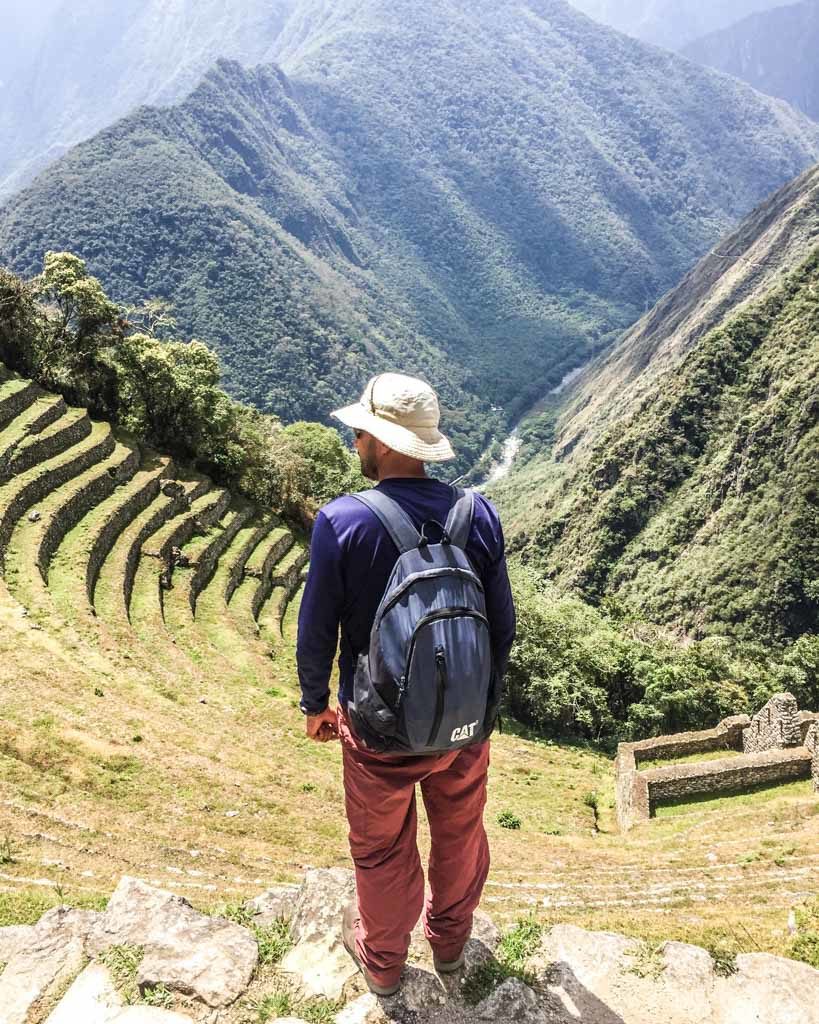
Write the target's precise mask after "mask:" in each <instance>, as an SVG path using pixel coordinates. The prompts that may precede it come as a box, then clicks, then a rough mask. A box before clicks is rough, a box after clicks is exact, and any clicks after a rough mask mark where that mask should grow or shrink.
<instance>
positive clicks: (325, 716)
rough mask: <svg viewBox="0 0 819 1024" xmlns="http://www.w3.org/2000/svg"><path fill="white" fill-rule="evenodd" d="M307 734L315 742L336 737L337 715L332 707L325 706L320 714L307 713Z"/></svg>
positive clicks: (326, 740) (335, 738)
mask: <svg viewBox="0 0 819 1024" xmlns="http://www.w3.org/2000/svg"><path fill="white" fill-rule="evenodd" d="M306 728H307V735H308V736H309V737H310V739H311V740H315V741H316V743H327V742H328V741H329V740H337V739H338V716H337V713H336V711H335V710H334V709H333V708H325V709H324V711H322V713H321V714H320V715H308V716H307V720H306Z"/></svg>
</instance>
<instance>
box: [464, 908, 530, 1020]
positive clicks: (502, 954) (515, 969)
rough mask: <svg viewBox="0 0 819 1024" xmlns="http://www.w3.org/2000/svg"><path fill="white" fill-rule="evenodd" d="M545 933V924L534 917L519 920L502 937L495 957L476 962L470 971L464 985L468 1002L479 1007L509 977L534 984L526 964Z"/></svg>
mask: <svg viewBox="0 0 819 1024" xmlns="http://www.w3.org/2000/svg"><path fill="white" fill-rule="evenodd" d="M542 936H543V927H542V925H540V924H538V922H537V921H536V920H535V919H534V918H532V917H529V918H526V919H524V920H521V921H518V923H517V924H516V925H515V927H514V928H512V929H511V930H510V931H508V932H506V934H505V935H504V936H503V937H502V938H501V940H500V942H499V943H498V947H497V949H496V950H495V955H494V956H493V958H492V959H491V960H486V961H484V962H483V963H480V964H476V965H475V966H474V967H472V968H471V969H470V970H469V971H468V972H467V974H466V977H465V978H464V985H463V997H464V999H465V1000H466V1002H467V1003H469V1004H470V1005H471V1006H476V1005H477V1004H478V1003H480V1002H481V1001H482V1000H483V999H486V997H487V996H489V995H491V994H492V992H494V990H495V989H496V988H497V987H498V985H501V984H502V983H503V982H504V981H506V979H507V978H519V979H520V980H521V981H523V982H524V983H525V984H527V985H532V984H534V977H533V976H532V974H531V972H530V971H528V970H527V969H526V963H527V961H528V960H529V958H530V957H531V956H532V954H533V953H535V951H536V950H537V948H538V946H539V945H540V940H541V938H542Z"/></svg>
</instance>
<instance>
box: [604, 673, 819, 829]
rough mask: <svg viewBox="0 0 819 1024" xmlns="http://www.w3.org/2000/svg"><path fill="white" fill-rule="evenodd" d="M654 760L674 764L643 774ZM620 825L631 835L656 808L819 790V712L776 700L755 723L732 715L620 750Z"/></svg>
mask: <svg viewBox="0 0 819 1024" xmlns="http://www.w3.org/2000/svg"><path fill="white" fill-rule="evenodd" d="M722 750H735V751H737V752H738V755H737V756H736V757H730V758H724V757H723V758H715V759H714V760H712V761H698V762H692V763H687V764H673V761H674V759H675V758H679V757H684V756H686V755H689V754H701V753H708V752H709V751H722ZM650 760H668V761H670V762H672V763H670V764H668V765H667V766H663V767H660V768H651V769H641V768H640V765H641V764H643V763H645V762H646V761H650ZM615 771H616V786H615V791H616V804H617V820H618V823H619V825H620V828H621V830H623V831H626V830H628V829H629V828H631V826H632V825H634V824H636V823H637V822H639V821H646V820H648V819H649V818H651V817H652V816H653V814H654V812H655V809H656V806H657V804H658V803H660V802H662V801H665V800H672V799H681V798H682V799H684V798H685V797H689V796H699V795H703V794H708V793H718V792H738V791H742V790H744V789H749V788H751V787H752V786H758V785H763V784H770V783H775V782H788V781H791V780H794V779H800V778H808V777H812V778H813V781H814V788H815V789H816V790H817V791H819V714H818V713H814V712H807V711H803V712H799V709H798V707H797V704H796V700H795V699H794V697H793V696H792V695H791V694H789V693H783V694H776V695H775V696H774V697H772V698H771V700H769V701H768V703H767V704H766V705H765V706H764V707H763V708H762V709H761V710H760V711H759V712H758V713H757V714H756V715H754V717H753V718H749V717H748V716H747V715H734V716H732V717H730V718H726V719H724V720H723V721H722V722H720V724H719V725H718V726H717V727H716V728H715V729H704V730H701V731H698V732H688V733H678V734H676V735H672V736H658V737H656V738H654V739H647V740H640V741H638V742H636V743H621V744H620V745H619V746H618V748H617V760H616V764H615Z"/></svg>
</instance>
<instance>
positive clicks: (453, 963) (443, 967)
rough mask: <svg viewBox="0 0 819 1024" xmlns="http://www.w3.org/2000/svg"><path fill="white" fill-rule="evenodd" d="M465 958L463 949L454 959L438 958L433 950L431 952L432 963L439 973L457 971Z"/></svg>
mask: <svg viewBox="0 0 819 1024" xmlns="http://www.w3.org/2000/svg"><path fill="white" fill-rule="evenodd" d="M465 960H466V956H465V955H464V951H463V950H461V954H460V956H459V957H458V958H457V959H456V960H439V959H438V955H437V953H435V951H434V950H433V953H432V964H433V966H434V967H435V970H436V971H437V972H438V973H439V974H454V973H455V971H459V970H460V969H461V968H462V967H463V965H464V961H465Z"/></svg>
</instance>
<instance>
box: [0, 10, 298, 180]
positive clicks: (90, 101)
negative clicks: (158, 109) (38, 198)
mask: <svg viewBox="0 0 819 1024" xmlns="http://www.w3.org/2000/svg"><path fill="white" fill-rule="evenodd" d="M294 3H295V0H240V2H239V3H232V4H224V3H219V2H216V0H204V2H198V3H193V2H191V0H139V2H136V0H120V2H119V3H117V4H115V5H113V4H110V3H106V2H105V0H70V2H69V0H50V7H49V8H47V10H46V12H45V15H44V14H42V13H41V14H40V16H39V17H38V18H37V19H36V20H35V19H34V16H33V14H32V15H30V16H26V15H24V14H20V13H17V14H16V15H14V14H13V15H12V19H13V21H14V19H15V18H16V19H17V21H18V23H19V28H18V34H19V36H20V39H17V40H15V38H14V33H13V32H12V37H11V38H7V39H6V40H5V41H4V45H3V46H2V51H3V57H4V63H5V69H4V71H3V72H0V78H2V79H3V83H2V87H0V200H2V199H4V198H5V197H7V196H8V195H10V194H11V193H12V192H13V191H14V190H15V189H18V188H22V187H23V186H24V185H26V184H27V183H28V182H29V181H30V180H31V179H32V178H33V177H34V175H35V174H36V173H37V172H38V171H39V170H40V169H42V168H43V167H44V166H46V165H47V164H48V163H50V162H51V161H53V160H55V159H56V158H58V157H59V156H60V155H61V154H62V153H64V152H65V151H66V150H67V149H68V148H69V147H71V146H73V145H75V144H76V143H77V142H80V141H81V140H82V139H86V138H89V137H90V136H91V135H93V134H94V133H95V132H98V131H99V130H100V129H102V128H104V127H106V126H107V125H109V124H111V123H113V122H114V121H116V120H117V119H118V118H121V117H123V116H124V115H126V114H128V113H129V112H130V111H131V110H133V109H134V108H135V107H137V106H139V105H140V104H143V103H172V102H175V101H176V100H179V99H181V98H182V97H183V96H185V95H186V94H187V93H188V92H189V91H190V90H191V89H192V88H193V87H194V86H195V85H196V83H197V81H198V80H199V79H200V78H201V76H202V74H203V73H204V72H205V71H206V70H207V69H208V68H209V67H210V66H211V65H212V64H213V63H214V61H215V60H216V59H217V58H219V57H227V58H236V59H241V60H243V61H245V62H247V63H250V64H253V63H256V62H258V61H261V60H264V59H265V55H266V53H267V52H268V50H269V48H270V46H271V45H272V43H273V41H274V40H275V38H276V36H277V34H278V32H279V31H280V29H281V27H282V25H283V23H284V21H285V19H286V17H287V16H288V14H289V13H290V10H291V9H292V7H293V5H294ZM38 6H39V5H38ZM12 28H14V25H12ZM21 45H22V48H21ZM7 51H8V52H7ZM18 57H19V60H17V59H16V58H18ZM6 70H7V72H8V73H6Z"/></svg>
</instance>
